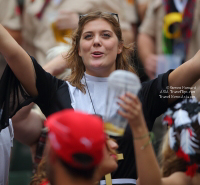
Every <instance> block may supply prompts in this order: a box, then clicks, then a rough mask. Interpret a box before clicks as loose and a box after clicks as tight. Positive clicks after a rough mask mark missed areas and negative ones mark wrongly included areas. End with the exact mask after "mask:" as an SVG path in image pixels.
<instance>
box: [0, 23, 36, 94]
mask: <svg viewBox="0 0 200 185" xmlns="http://www.w3.org/2000/svg"><path fill="white" fill-rule="evenodd" d="M0 53H1V54H2V55H3V56H4V57H5V59H6V61H7V63H8V65H9V66H10V68H11V70H12V71H13V73H14V74H15V76H16V77H17V78H18V80H19V81H20V82H21V84H22V85H23V87H24V88H25V90H26V91H27V92H28V93H29V94H30V95H31V96H37V94H38V92H37V89H36V77H35V70H34V67H33V64H32V61H31V58H30V56H29V55H28V54H27V53H26V52H25V51H24V50H23V49H22V48H21V46H19V45H18V43H17V42H16V41H15V40H14V39H13V38H12V36H11V35H10V34H9V33H8V32H7V31H6V29H5V28H4V27H3V26H2V25H0Z"/></svg>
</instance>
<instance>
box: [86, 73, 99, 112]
mask: <svg viewBox="0 0 200 185" xmlns="http://www.w3.org/2000/svg"><path fill="white" fill-rule="evenodd" d="M83 76H84V79H85V85H86V88H87V91H88V94H89V97H90V101H91V103H92V107H93V110H94V114H95V115H97V113H96V111H95V108H94V104H93V101H92V98H91V95H90V91H89V88H88V85H87V81H86V78H85V74H84V75H83Z"/></svg>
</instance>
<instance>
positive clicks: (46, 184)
mask: <svg viewBox="0 0 200 185" xmlns="http://www.w3.org/2000/svg"><path fill="white" fill-rule="evenodd" d="M49 184H50V182H49V181H48V180H44V181H42V182H41V183H40V185H49Z"/></svg>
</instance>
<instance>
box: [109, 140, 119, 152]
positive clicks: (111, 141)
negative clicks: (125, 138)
mask: <svg viewBox="0 0 200 185" xmlns="http://www.w3.org/2000/svg"><path fill="white" fill-rule="evenodd" d="M107 142H108V145H109V146H110V148H111V149H113V150H117V149H118V147H119V146H118V144H117V143H116V142H115V141H113V140H112V139H109V140H108V141H107Z"/></svg>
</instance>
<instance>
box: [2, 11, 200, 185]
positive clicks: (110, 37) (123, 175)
mask: <svg viewBox="0 0 200 185" xmlns="http://www.w3.org/2000/svg"><path fill="white" fill-rule="evenodd" d="M72 40H73V42H72V49H71V50H70V51H69V54H68V55H67V62H68V64H69V66H70V68H71V70H72V73H71V75H70V76H69V78H68V79H66V80H67V81H62V80H58V79H56V78H55V77H53V76H51V75H50V74H49V73H46V72H45V71H44V70H43V69H42V68H41V66H40V65H38V63H37V61H36V60H35V59H34V58H33V57H30V56H29V55H28V54H27V53H26V52H25V51H24V50H23V49H22V48H21V47H20V46H19V45H18V44H17V43H16V42H15V41H14V40H13V39H12V38H11V37H10V35H9V34H8V33H7V32H6V30H5V29H4V28H3V27H2V26H1V27H0V52H1V53H2V54H3V55H4V56H5V58H6V60H7V63H8V65H9V67H7V69H6V71H5V73H4V75H3V77H2V79H1V83H0V109H2V117H1V120H0V126H1V129H3V128H5V127H6V126H7V125H8V118H9V117H12V116H13V115H14V114H15V113H16V112H17V111H18V110H19V109H20V108H21V107H22V106H25V105H27V104H29V103H30V102H35V103H37V104H38V106H39V107H40V108H41V110H42V112H43V113H44V114H45V116H48V115H50V114H51V113H54V112H56V111H59V110H61V109H65V108H73V109H75V110H80V111H84V112H87V113H90V114H99V115H101V116H102V117H103V118H104V112H105V108H106V92H107V77H108V76H109V75H110V73H112V72H113V71H114V70H117V69H124V70H128V71H132V72H134V69H133V67H132V66H131V65H130V64H129V62H128V57H127V56H126V51H127V50H128V49H127V48H126V47H125V46H124V45H123V39H122V33H121V29H120V24H119V21H118V16H117V14H114V13H107V12H105V13H102V12H92V13H90V14H87V15H83V16H81V17H80V20H79V26H78V28H77V30H76V31H75V33H74V35H73V38H72ZM199 58H200V52H198V53H197V54H196V55H195V57H193V58H192V59H191V60H189V61H188V62H186V63H184V64H183V65H182V66H180V67H179V68H177V69H176V70H174V71H168V72H167V73H165V74H162V75H159V77H158V78H156V79H154V80H152V81H149V82H146V83H143V84H142V89H141V90H140V92H139V94H138V96H139V99H140V100H141V102H142V108H143V112H144V116H145V119H146V122H147V125H148V128H149V129H150V130H151V129H152V127H153V123H154V120H155V119H156V117H157V116H159V115H160V114H162V113H163V112H164V111H165V110H166V109H167V107H168V106H169V105H170V104H172V103H174V102H175V101H176V100H178V99H180V96H181V95H182V93H183V92H184V91H180V92H179V93H174V91H170V90H169V91H167V90H166V88H167V87H177V86H178V87H182V86H184V87H190V86H192V85H193V84H194V83H195V82H196V81H197V80H198V79H199V77H200V73H199V69H200V62H199ZM174 95H175V96H174ZM168 97H169V98H168ZM170 97H173V98H170ZM26 127H28V123H27V124H24V125H21V130H22V131H21V132H22V133H23V130H26ZM29 128H32V130H31V132H34V127H33V126H32V127H29ZM35 128H37V129H38V127H37V126H35ZM41 128H42V126H41ZM26 131H27V130H26ZM37 139H38V138H37ZM116 140H117V142H118V144H119V152H120V153H123V155H124V159H123V160H121V161H120V162H119V167H118V169H117V170H116V171H115V172H114V173H113V174H112V178H113V179H115V183H116V184H118V183H119V184H121V183H123V184H126V183H129V184H135V182H136V178H137V175H136V166H135V160H134V158H133V155H134V151H133V146H132V133H131V130H130V127H129V126H128V127H127V129H126V131H125V135H124V136H123V137H119V138H116ZM113 182H114V181H113Z"/></svg>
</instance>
